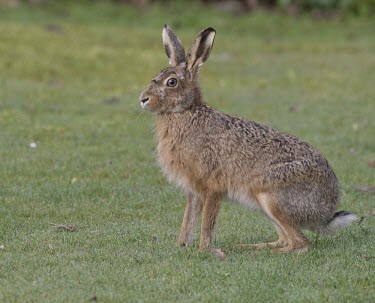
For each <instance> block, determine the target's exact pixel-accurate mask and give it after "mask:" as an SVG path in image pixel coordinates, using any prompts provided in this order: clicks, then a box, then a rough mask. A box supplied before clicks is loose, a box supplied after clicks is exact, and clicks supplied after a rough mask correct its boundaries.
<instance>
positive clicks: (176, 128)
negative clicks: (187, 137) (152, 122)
mask: <svg viewBox="0 0 375 303" xmlns="http://www.w3.org/2000/svg"><path fill="white" fill-rule="evenodd" d="M190 120H191V112H190V111H183V112H178V113H168V114H162V115H158V116H157V120H156V134H157V137H158V140H159V142H161V141H163V140H165V139H167V138H169V139H172V138H173V137H176V138H181V137H182V136H184V133H186V131H187V129H188V128H189V121H190Z"/></svg>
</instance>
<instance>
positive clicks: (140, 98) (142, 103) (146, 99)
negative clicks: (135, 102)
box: [139, 95, 150, 108]
mask: <svg viewBox="0 0 375 303" xmlns="http://www.w3.org/2000/svg"><path fill="white" fill-rule="evenodd" d="M139 100H140V101H141V106H142V108H145V106H146V104H147V102H148V101H149V100H150V97H145V96H142V95H141V96H140V97H139Z"/></svg>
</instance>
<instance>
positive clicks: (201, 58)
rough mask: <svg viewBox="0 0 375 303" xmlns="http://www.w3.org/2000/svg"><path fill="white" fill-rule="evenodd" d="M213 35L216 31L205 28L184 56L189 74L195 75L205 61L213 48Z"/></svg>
mask: <svg viewBox="0 0 375 303" xmlns="http://www.w3.org/2000/svg"><path fill="white" fill-rule="evenodd" d="M215 35H216V31H215V30H214V29H213V28H212V27H209V28H206V29H205V30H203V31H201V32H200V33H199V34H198V36H197V38H196V39H195V41H194V43H193V45H192V47H191V48H190V49H189V51H188V54H187V56H186V62H187V68H188V70H189V71H190V73H191V74H195V73H197V72H198V70H199V68H200V67H201V66H202V65H203V63H204V62H206V61H207V59H208V57H209V55H210V53H211V50H212V47H213V46H214V40H215Z"/></svg>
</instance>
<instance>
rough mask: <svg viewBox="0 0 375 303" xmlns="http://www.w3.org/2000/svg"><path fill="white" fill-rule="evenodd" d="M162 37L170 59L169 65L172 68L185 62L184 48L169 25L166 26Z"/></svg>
mask: <svg viewBox="0 0 375 303" xmlns="http://www.w3.org/2000/svg"><path fill="white" fill-rule="evenodd" d="M162 36H163V44H164V49H165V52H166V54H167V56H168V58H169V64H170V65H171V66H176V65H179V64H180V63H182V62H185V50H184V47H183V46H182V43H181V41H180V39H178V37H177V36H176V34H175V33H174V32H173V31H172V29H171V28H170V27H169V25H167V24H166V25H164V28H163V35H162Z"/></svg>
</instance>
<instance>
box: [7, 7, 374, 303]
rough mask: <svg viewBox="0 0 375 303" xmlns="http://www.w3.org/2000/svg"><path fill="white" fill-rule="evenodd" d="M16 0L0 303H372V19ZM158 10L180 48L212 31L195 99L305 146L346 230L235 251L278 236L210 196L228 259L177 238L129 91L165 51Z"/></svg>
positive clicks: (149, 128) (150, 138)
mask: <svg viewBox="0 0 375 303" xmlns="http://www.w3.org/2000/svg"><path fill="white" fill-rule="evenodd" d="M15 3H16V4H15V5H9V3H8V4H7V5H1V6H0V70H1V73H0V159H1V161H0V218H1V219H0V247H1V248H0V268H1V270H0V301H1V302H87V301H89V300H90V299H92V300H96V301H98V302H155V301H156V302H196V301H202V302H249V301H251V302H252V301H260V302H267V301H272V302H285V301H298V302H322V301H323V302H371V301H373V299H374V294H373V285H374V282H375V271H374V269H375V265H374V262H375V261H374V260H375V258H374V257H375V255H374V251H375V244H374V243H375V237H374V226H375V220H374V208H375V206H374V195H373V194H372V193H371V187H372V186H374V185H375V184H374V183H375V177H374V175H375V174H374V169H375V168H374V167H373V165H374V164H373V161H374V159H375V140H374V139H375V131H374V130H375V119H374V116H375V92H374V83H375V36H374V34H373V33H374V32H375V31H374V30H375V23H374V20H373V18H372V17H371V16H369V15H367V13H366V14H360V15H359V16H358V14H356V13H355V12H354V13H352V12H347V11H340V12H339V13H338V14H334V15H330V14H329V15H327V16H326V15H325V13H324V14H323V15H322V14H320V15H319V18H316V16H317V15H316V14H315V15H314V14H312V13H310V12H309V11H308V10H307V11H302V12H301V13H298V14H297V15H294V16H288V13H286V12H284V11H282V10H280V11H274V10H271V11H270V10H268V9H267V10H264V9H260V10H252V11H250V12H249V11H246V12H242V11H241V13H238V12H233V11H227V10H224V11H223V10H222V9H219V8H218V7H216V6H212V4H210V5H207V4H202V3H197V2H193V3H189V5H187V4H186V3H185V2H174V3H173V4H172V3H170V2H155V3H154V2H152V3H151V2H150V3H148V4H146V5H141V6H134V5H133V6H129V5H124V4H120V3H113V2H111V1H79V2H78V1H46V2H43V1H42V3H38V4H35V3H34V4H33V3H29V2H22V1H16V2H15ZM323 11H324V12H325V11H326V10H323ZM165 23H168V24H170V25H171V27H172V28H173V29H174V30H175V31H176V32H177V33H178V35H179V36H180V38H181V40H182V42H183V43H184V44H185V47H186V48H188V47H189V46H190V44H191V43H192V42H193V40H194V38H195V35H196V34H197V32H198V31H200V30H201V29H203V28H205V27H208V26H212V27H214V28H215V29H216V30H217V38H216V40H215V46H214V49H213V52H212V54H211V57H210V59H209V61H208V63H207V64H205V66H204V68H203V69H202V71H201V84H202V89H203V91H204V95H205V100H206V101H207V102H208V103H209V104H210V105H212V106H214V107H216V108H217V109H219V110H222V111H225V112H229V113H232V114H235V115H240V116H242V117H245V118H248V119H252V120H256V121H258V122H261V123H265V124H268V125H271V126H273V127H275V128H277V129H279V130H283V131H286V132H290V133H293V134H295V135H297V136H299V137H301V138H302V139H304V140H306V141H308V142H310V143H312V144H313V145H314V146H316V147H317V148H318V149H319V150H321V151H322V152H323V154H324V155H325V156H326V157H327V158H328V160H329V161H330V163H331V164H332V166H333V167H334V169H335V171H336V173H337V176H338V178H339V180H340V184H341V189H342V203H341V207H340V209H346V210H350V211H353V212H355V213H357V214H358V215H359V216H362V215H363V216H364V220H363V222H362V224H361V226H353V227H351V228H349V229H347V230H344V231H340V232H339V233H338V234H336V235H334V236H329V237H322V238H319V239H316V237H315V235H314V234H311V233H309V234H308V237H309V238H310V240H311V241H312V243H313V245H312V250H311V251H310V252H309V253H307V254H302V255H295V254H292V255H274V254H270V252H269V251H268V250H263V251H257V252H252V253H251V254H248V253H246V252H243V251H240V250H238V249H237V248H236V247H235V244H237V243H255V242H262V241H265V240H266V241H272V240H274V239H275V238H276V234H275V232H274V231H273V228H272V226H271V224H269V222H268V221H267V219H265V218H264V217H263V216H261V215H259V214H254V213H251V212H248V211H246V210H244V209H242V208H241V207H239V206H238V205H232V204H229V203H224V204H223V209H222V212H221V214H220V216H219V222H218V226H217V233H216V234H217V237H216V241H215V243H216V245H217V246H218V247H221V248H222V249H223V250H224V251H225V252H226V253H227V259H226V261H224V262H219V261H218V260H217V259H216V258H215V257H213V256H211V255H209V254H201V253H199V252H198V250H197V241H196V242H195V243H194V247H192V248H188V249H181V248H178V247H177V245H176V241H177V236H178V232H179V226H180V223H181V220H182V215H183V209H184V200H185V197H184V196H183V194H182V193H181V192H179V191H178V190H177V189H176V188H175V187H174V186H173V185H170V184H168V183H167V182H166V180H165V179H164V177H163V176H162V175H161V172H160V170H159V168H158V167H157V165H156V164H155V155H154V148H155V145H156V142H155V139H154V135H153V127H154V120H155V117H153V115H152V114H150V113H146V112H143V111H141V109H140V108H139V101H138V96H139V94H140V92H141V91H142V90H143V89H144V88H145V87H146V86H147V85H148V82H149V81H150V79H151V78H152V77H153V76H154V75H155V74H157V72H158V71H159V69H161V68H162V67H165V66H166V64H167V58H166V56H165V54H164V50H163V47H162V42H161V29H162V26H163V25H164V24H165ZM358 187H360V188H359V190H358ZM52 223H53V224H61V225H63V226H65V227H72V229H75V231H74V232H68V231H65V230H63V229H62V230H60V229H56V228H54V227H53V226H52V225H51V224H52Z"/></svg>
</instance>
